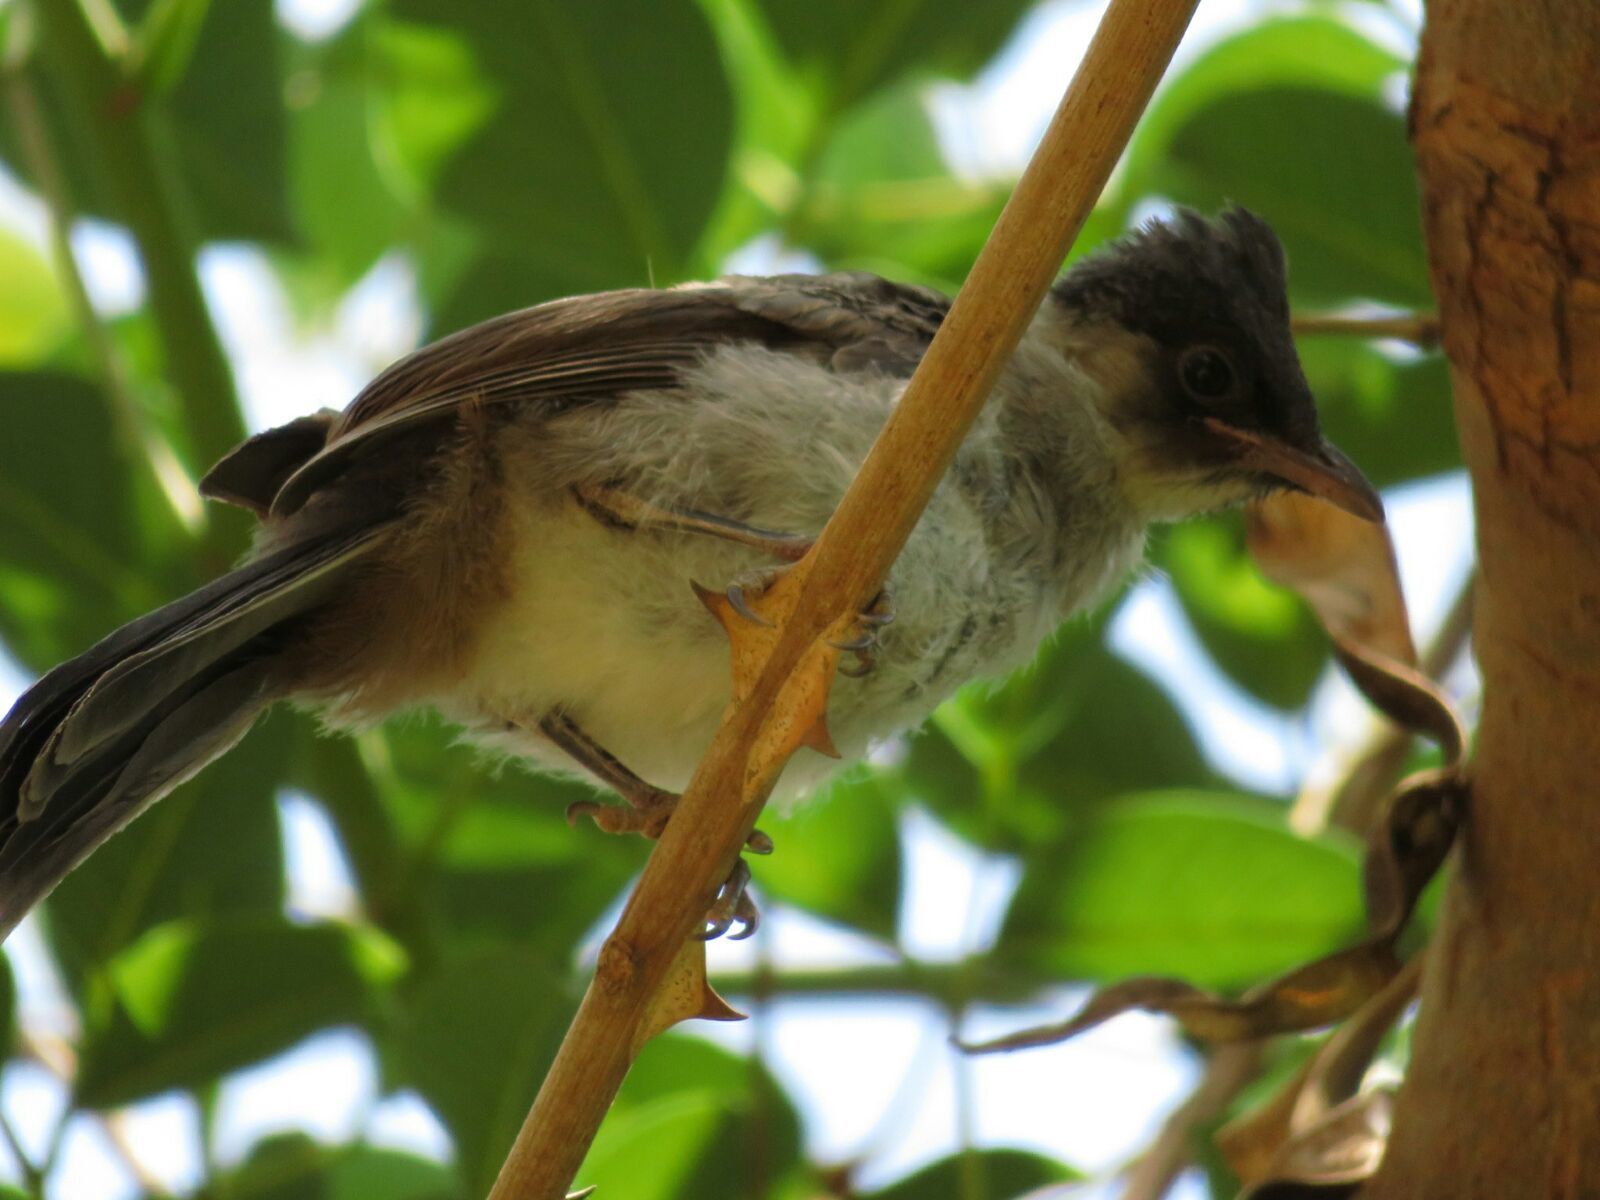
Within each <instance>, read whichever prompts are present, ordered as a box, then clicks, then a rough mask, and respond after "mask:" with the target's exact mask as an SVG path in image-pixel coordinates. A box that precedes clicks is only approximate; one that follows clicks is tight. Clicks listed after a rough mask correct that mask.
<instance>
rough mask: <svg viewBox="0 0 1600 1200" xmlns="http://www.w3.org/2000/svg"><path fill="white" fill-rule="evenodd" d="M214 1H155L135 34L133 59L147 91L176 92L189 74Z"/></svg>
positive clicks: (132, 51) (132, 48)
mask: <svg viewBox="0 0 1600 1200" xmlns="http://www.w3.org/2000/svg"><path fill="white" fill-rule="evenodd" d="M210 7H211V0H151V4H150V6H149V8H147V9H146V10H145V13H144V17H143V18H142V19H141V20H140V21H139V25H138V28H137V29H135V30H134V35H133V45H132V47H131V48H130V57H131V59H132V61H133V63H134V64H136V65H135V68H134V72H135V74H136V76H137V78H138V80H139V83H140V84H141V85H142V86H143V87H144V88H145V90H146V91H149V92H152V93H155V94H157V95H159V94H161V93H163V92H167V91H170V90H172V88H173V87H174V86H175V85H176V84H177V82H178V81H179V80H180V79H182V78H183V76H184V73H185V72H186V71H187V70H188V67H189V60H190V59H191V58H192V57H193V56H194V52H195V47H196V46H197V45H198V44H199V41H200V29H201V27H202V26H203V25H204V23H205V19H206V12H207V10H208V9H209V8H210Z"/></svg>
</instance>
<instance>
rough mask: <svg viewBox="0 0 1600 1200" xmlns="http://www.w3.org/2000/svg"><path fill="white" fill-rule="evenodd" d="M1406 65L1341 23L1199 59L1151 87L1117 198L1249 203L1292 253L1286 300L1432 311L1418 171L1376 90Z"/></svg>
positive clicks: (1125, 204) (1285, 28) (1248, 41)
mask: <svg viewBox="0 0 1600 1200" xmlns="http://www.w3.org/2000/svg"><path fill="white" fill-rule="evenodd" d="M1404 66H1405V64H1404V63H1402V62H1401V61H1400V60H1399V59H1397V58H1396V57H1395V56H1394V55H1393V54H1392V53H1390V52H1389V51H1388V50H1386V49H1383V48H1382V47H1380V46H1377V45H1376V44H1374V43H1372V42H1371V41H1369V40H1368V39H1366V38H1365V37H1363V36H1362V35H1361V34H1359V33H1357V32H1356V31H1354V30H1353V29H1351V28H1350V27H1349V26H1348V25H1346V24H1343V23H1341V22H1338V21H1335V20H1332V19H1328V18H1324V17H1315V16H1311V17H1294V18H1286V19H1282V20H1275V21H1269V22H1266V23H1263V24H1261V25H1258V26H1255V27H1253V28H1251V29H1248V30H1246V31H1245V32H1243V33H1241V34H1239V35H1237V36H1236V37H1233V38H1229V39H1227V40H1225V41H1223V42H1221V43H1219V44H1218V45H1217V46H1215V47H1213V48H1212V49H1211V50H1209V51H1208V52H1207V53H1206V54H1205V55H1203V56H1202V57H1201V58H1200V59H1198V60H1197V61H1196V62H1195V63H1194V64H1193V65H1191V66H1190V67H1189V68H1188V69H1187V70H1186V71H1184V72H1183V74H1182V75H1179V76H1177V77H1176V78H1175V79H1173V80H1172V81H1170V82H1169V83H1168V84H1167V85H1166V86H1164V87H1163V88H1162V90H1161V94H1160V95H1159V96H1158V97H1157V98H1156V101H1155V103H1154V104H1152V105H1151V107H1150V110H1149V111H1148V112H1147V113H1146V114H1145V116H1144V119H1143V120H1142V121H1141V123H1140V127H1139V133H1138V136H1137V137H1136V138H1135V139H1134V142H1133V144H1132V146H1131V147H1130V150H1129V155H1128V165H1127V170H1126V173H1125V175H1124V178H1123V183H1122V186H1121V187H1120V188H1119V189H1118V192H1117V206H1118V207H1119V208H1120V210H1121V212H1122V214H1123V215H1124V217H1125V216H1126V214H1127V213H1128V212H1129V211H1130V210H1131V208H1132V207H1133V205H1134V204H1135V203H1137V202H1138V201H1139V200H1142V199H1144V198H1145V197H1147V196H1150V195H1156V196H1163V197H1167V198H1169V199H1173V200H1177V201H1180V202H1183V203H1187V204H1194V205H1196V206H1198V207H1200V208H1203V209H1215V208H1217V207H1219V206H1220V205H1221V204H1223V203H1224V202H1226V201H1233V202H1237V203H1241V204H1246V205H1248V206H1250V207H1252V208H1254V209H1256V210H1258V211H1259V212H1260V213H1261V214H1262V215H1263V216H1264V217H1266V218H1267V219H1268V220H1269V221H1271V222H1272V224H1273V227H1274V228H1275V229H1276V230H1277V231H1278V233H1279V235H1280V236H1281V237H1282V238H1283V241H1284V244H1285V246H1286V247H1287V249H1288V252H1289V263H1290V271H1289V276H1290V287H1291V291H1292V294H1293V296H1294V298H1295V299H1296V300H1297V301H1299V300H1305V301H1309V302H1314V303H1320V304H1334V303H1339V302H1343V301H1348V300H1350V299H1352V298H1371V299H1380V300H1388V301H1392V302H1393V303H1396V304H1404V305H1412V304H1427V303H1430V302H1431V301H1430V294H1431V293H1430V292H1429V288H1428V278H1427V270H1426V265H1425V263H1424V261H1423V254H1422V237H1421V228H1420V223H1419V220H1418V216H1417V193H1416V181H1415V167H1414V166H1413V164H1412V161H1411V153H1410V149H1409V147H1408V145H1407V142H1406V136H1405V128H1404V123H1403V121H1402V120H1401V118H1400V117H1399V116H1398V115H1397V114H1395V113H1393V112H1391V111H1389V110H1388V109H1387V108H1386V107H1384V102H1383V90H1384V87H1385V86H1386V84H1387V83H1388V82H1389V81H1390V80H1392V79H1394V78H1396V77H1397V76H1398V75H1399V73H1400V72H1401V71H1402V70H1403V69H1404Z"/></svg>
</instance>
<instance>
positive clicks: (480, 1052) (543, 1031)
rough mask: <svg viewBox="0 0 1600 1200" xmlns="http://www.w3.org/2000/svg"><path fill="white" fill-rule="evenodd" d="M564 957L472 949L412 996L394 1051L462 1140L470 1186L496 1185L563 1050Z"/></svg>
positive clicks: (461, 1163) (459, 1154)
mask: <svg viewBox="0 0 1600 1200" xmlns="http://www.w3.org/2000/svg"><path fill="white" fill-rule="evenodd" d="M569 986H570V980H569V978H568V976H567V973H566V970H565V968H564V967H559V968H558V967H557V966H556V965H555V963H554V962H553V961H552V960H549V959H546V958H543V957H541V956H538V955H534V954H529V953H527V952H525V951H521V950H512V949H488V948H485V949H481V950H476V951H471V952H462V951H460V950H459V949H458V950H457V952H456V953H454V954H453V955H452V956H451V957H449V958H448V959H446V960H445V961H444V962H443V963H441V964H440V965H439V966H438V968H437V969H435V970H433V971H432V972H430V974H429V975H428V977H427V978H426V979H424V980H423V981H422V982H421V983H420V985H419V986H418V987H417V989H416V991H415V993H414V994H413V995H412V996H411V997H410V998H409V1000H408V1003H407V1005H406V1009H405V1012H404V1013H403V1015H402V1017H401V1020H400V1022H399V1025H398V1028H397V1029H396V1030H395V1033H394V1035H393V1036H392V1037H391V1038H390V1039H388V1040H387V1041H386V1043H385V1046H384V1048H385V1052H386V1061H387V1063H388V1065H389V1067H390V1069H391V1072H392V1074H393V1077H394V1079H395V1081H396V1083H397V1084H400V1085H403V1086H405V1085H408V1086H411V1087H414V1088H416V1090H417V1091H418V1092H419V1093H421V1094H422V1096H423V1097H424V1098H425V1099H426V1100H427V1101H428V1103H429V1105H431V1106H432V1108H433V1111H434V1112H435V1113H437V1114H438V1116H439V1119H440V1120H441V1121H443V1122H444V1125H445V1127H446V1128H447V1129H449V1131H450V1134H451V1137H452V1138H453V1139H454V1140H455V1145H456V1161H457V1165H458V1167H459V1169H460V1172H461V1176H462V1178H463V1180H464V1181H465V1184H466V1190H467V1194H468V1195H473V1196H481V1195H484V1194H485V1193H486V1192H487V1191H488V1190H489V1185H490V1184H491V1183H492V1182H493V1181H494V1178H495V1175H496V1174H497V1173H498V1171H499V1169H500V1163H501V1161H502V1160H503V1159H504V1157H505V1154H506V1151H507V1150H508V1149H510V1147H511V1142H512V1140H513V1139H514V1138H515V1137H516V1133H517V1130H518V1128H520V1127H521V1124H522V1118H523V1117H524V1116H525V1115H526V1114H527V1111H528V1107H529V1105H531V1104H532V1103H533V1097H534V1094H535V1093H536V1092H537V1091H538V1088H539V1081H540V1080H541V1079H543V1078H544V1073H545V1071H546V1070H547V1069H548V1068H549V1065H550V1061H551V1059H553V1058H554V1057H555V1051H556V1047H557V1045H558V1044H559V1043H560V1040H561V1034H562V1033H563V1031H564V1030H565V1029H566V1025H567V1020H568V1018H569V1017H570V1016H571V1010H572V1005H573V1001H574V997H573V996H572V995H571V994H570V993H569V990H568V989H569Z"/></svg>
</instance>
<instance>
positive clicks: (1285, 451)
mask: <svg viewBox="0 0 1600 1200" xmlns="http://www.w3.org/2000/svg"><path fill="white" fill-rule="evenodd" d="M1203 423H1204V425H1205V427H1206V429H1207V430H1208V431H1210V432H1211V433H1213V434H1215V435H1216V436H1217V437H1219V438H1221V439H1222V440H1223V441H1225V442H1227V443H1228V444H1229V445H1231V446H1232V447H1233V448H1234V450H1235V451H1236V452H1237V453H1238V455H1239V457H1238V460H1237V461H1238V463H1239V465H1240V466H1242V467H1245V468H1247V469H1249V470H1252V471H1261V472H1264V473H1266V474H1268V475H1275V476H1277V477H1278V478H1279V479H1281V480H1283V481H1284V482H1285V483H1289V484H1293V485H1294V486H1295V487H1297V488H1299V489H1300V490H1301V491H1304V492H1307V493H1309V494H1310V495H1313V496H1317V497H1319V498H1321V499H1323V500H1326V501H1327V502H1328V503H1329V504H1335V505H1337V506H1338V507H1340V508H1342V509H1344V510H1345V512H1347V513H1351V514H1353V515H1354V516H1357V517H1360V518H1361V519H1362V520H1363V521H1371V522H1373V523H1374V524H1378V525H1381V524H1382V523H1383V500H1382V498H1381V497H1379V495H1378V492H1377V489H1376V488H1374V487H1373V486H1372V485H1371V484H1370V483H1368V482H1367V477H1366V476H1365V475H1363V474H1362V473H1361V471H1360V469H1359V468H1357V466H1356V465H1355V463H1353V462H1351V461H1350V460H1349V459H1348V458H1346V457H1345V456H1344V454H1343V453H1342V452H1340V450H1339V449H1338V447H1336V446H1334V445H1333V444H1332V443H1331V442H1329V441H1328V440H1327V439H1323V440H1322V442H1321V444H1320V445H1318V446H1317V448H1316V449H1315V450H1310V451H1307V450H1302V449H1300V448H1299V447H1298V446H1291V445H1289V444H1288V443H1287V442H1283V441H1279V440H1278V439H1277V438H1273V437H1269V436H1267V435H1265V434H1261V433H1256V432H1255V431H1253V430H1248V429H1240V428H1238V427H1237V426H1234V425H1229V424H1228V423H1227V422H1226V421H1222V420H1219V419H1218V418H1216V417H1206V418H1204V421H1203Z"/></svg>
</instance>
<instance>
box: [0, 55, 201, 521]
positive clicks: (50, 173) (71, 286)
mask: <svg viewBox="0 0 1600 1200" xmlns="http://www.w3.org/2000/svg"><path fill="white" fill-rule="evenodd" d="M0 76H3V78H4V80H5V89H6V100H7V103H8V106H9V107H10V109H11V118H12V123H13V125H14V127H15V128H16V131H17V142H18V144H19V145H20V147H21V149H22V157H23V160H24V161H25V162H26V163H27V164H28V171H29V173H30V174H31V175H32V176H33V180H34V183H35V184H36V185H37V187H38V188H39V196H40V198H41V199H42V200H43V201H44V204H45V209H46V211H48V212H49V214H50V246H51V252H52V256H53V258H54V259H55V264H56V270H57V271H58V272H59V273H60V275H61V278H62V280H63V282H64V283H65V284H66V288H67V297H68V299H69V300H70V301H71V303H72V309H73V314H74V315H75V316H76V318H77V322H78V328H79V329H80V330H82V332H83V338H84V341H85V342H86V343H87V344H88V347H89V353H90V356H91V357H92V358H93V359H94V363H95V368H96V370H97V371H98V372H99V375H100V384H101V387H102V389H103V391H104V394H105V397H106V401H107V403H108V404H109V406H110V408H111V417H112V425H113V427H114V428H115V429H116V431H117V434H118V436H119V437H120V439H121V442H122V444H123V446H124V447H125V449H126V452H127V455H128V458H129V459H130V460H132V462H133V463H134V465H135V466H136V467H138V468H141V469H147V470H149V471H150V473H151V475H152V477H153V478H154V480H155V484H156V487H157V489H158V490H159V491H160V492H161V494H162V495H164V496H165V497H166V498H167V503H168V504H169V505H170V506H171V508H172V511H173V513H174V515H176V516H177V518H178V520H179V521H180V522H181V523H182V524H183V526H184V528H185V529H187V530H188V531H189V532H190V533H191V534H198V533H199V532H200V531H201V530H202V529H203V528H204V527H205V523H206V514H205V507H204V505H203V504H202V503H201V502H200V492H199V490H198V489H197V488H196V487H195V484H194V480H193V479H191V478H190V477H189V473H188V472H187V471H185V470H184V468H183V464H182V463H180V462H179V461H178V456H177V455H176V454H175V453H174V452H173V449H172V444H171V443H170V442H168V441H167V440H166V438H165V437H164V436H162V434H161V433H160V432H159V431H158V430H157V429H156V428H155V426H154V425H153V423H152V422H151V421H150V420H149V419H148V418H147V417H146V416H145V414H144V411H143V409H142V408H141V406H140V404H139V401H138V400H137V399H136V398H135V396H134V392H133V383H132V375H131V373H130V372H129V370H128V364H127V360H126V359H125V358H124V357H123V355H122V352H121V351H120V350H119V349H118V348H117V344H116V341H115V339H113V338H112V336H111V331H110V330H109V329H107V328H106V324H105V322H104V321H103V320H101V319H100V314H99V313H98V312H96V311H95V307H94V302H93V301H92V300H91V299H90V298H89V289H88V287H87V285H86V284H85V283H84V279H83V272H82V270H81V268H80V267H79V266H78V258H77V255H75V254H74V253H73V252H72V222H73V206H72V202H71V198H70V197H69V195H68V191H67V182H66V174H65V172H64V171H63V170H62V169H61V164H60V162H59V161H57V158H56V154H55V152H54V150H53V149H52V148H51V145H50V136H49V132H48V130H47V129H46V128H45V122H44V115H43V113H42V112H41V111H40V107H39V90H38V86H37V82H36V71H35V70H34V69H33V68H32V67H30V66H27V65H24V64H21V63H13V62H7V63H6V64H5V65H4V67H3V68H0Z"/></svg>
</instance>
